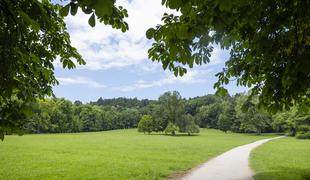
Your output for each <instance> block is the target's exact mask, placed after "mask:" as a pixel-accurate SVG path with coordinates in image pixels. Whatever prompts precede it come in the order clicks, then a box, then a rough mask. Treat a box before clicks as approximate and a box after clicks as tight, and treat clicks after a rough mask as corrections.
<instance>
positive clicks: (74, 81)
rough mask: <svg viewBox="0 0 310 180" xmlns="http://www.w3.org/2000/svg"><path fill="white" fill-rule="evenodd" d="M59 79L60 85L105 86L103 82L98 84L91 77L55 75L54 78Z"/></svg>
mask: <svg viewBox="0 0 310 180" xmlns="http://www.w3.org/2000/svg"><path fill="white" fill-rule="evenodd" d="M56 79H57V80H58V81H59V84H60V85H83V86H86V87H87V86H89V87H93V88H105V87H106V86H105V85H103V84H100V83H98V82H96V81H94V80H92V79H89V78H85V77H80V76H77V77H57V78H56Z"/></svg>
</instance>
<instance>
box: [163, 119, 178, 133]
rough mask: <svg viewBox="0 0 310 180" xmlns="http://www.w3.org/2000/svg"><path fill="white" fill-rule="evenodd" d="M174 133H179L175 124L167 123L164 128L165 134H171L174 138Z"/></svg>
mask: <svg viewBox="0 0 310 180" xmlns="http://www.w3.org/2000/svg"><path fill="white" fill-rule="evenodd" d="M176 131H179V127H178V126H176V125H175V124H173V123H171V122H169V123H168V125H167V127H166V129H165V133H166V134H170V133H171V135H173V136H174V135H175V132H176Z"/></svg>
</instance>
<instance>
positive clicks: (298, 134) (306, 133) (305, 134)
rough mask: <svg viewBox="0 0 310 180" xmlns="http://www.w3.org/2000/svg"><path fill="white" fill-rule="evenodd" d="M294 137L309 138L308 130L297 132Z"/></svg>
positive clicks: (309, 132)
mask: <svg viewBox="0 0 310 180" xmlns="http://www.w3.org/2000/svg"><path fill="white" fill-rule="evenodd" d="M296 138H297V139H310V131H308V132H302V133H301V132H298V133H297V134H296Z"/></svg>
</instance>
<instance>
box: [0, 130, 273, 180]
mask: <svg viewBox="0 0 310 180" xmlns="http://www.w3.org/2000/svg"><path fill="white" fill-rule="evenodd" d="M266 137H267V136H254V135H242V134H231V133H227V134H225V133H223V132H220V131H217V130H210V129H202V130H201V133H200V135H198V136H177V137H172V136H165V135H159V134H151V135H145V134H142V133H138V132H137V130H136V129H130V130H114V131H106V132H94V133H77V134H42V135H24V136H6V138H5V140H4V142H0V179H6V180H10V179H40V180H41V179H108V180H113V179H115V180H120V179H134V180H137V179H165V178H167V177H169V175H172V174H174V173H177V172H181V171H184V170H187V169H189V168H192V167H194V166H196V165H198V164H200V163H202V162H204V161H206V160H208V159H209V158H211V157H213V156H216V155H218V154H220V153H222V152H224V151H227V150H229V149H231V148H233V147H235V146H238V145H242V144H246V143H250V142H253V141H255V140H258V139H262V138H266Z"/></svg>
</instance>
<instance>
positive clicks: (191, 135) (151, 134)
mask: <svg viewBox="0 0 310 180" xmlns="http://www.w3.org/2000/svg"><path fill="white" fill-rule="evenodd" d="M145 135H148V136H158V135H159V136H170V137H184V136H185V137H194V136H199V134H190V135H188V134H185V133H184V134H175V135H172V134H165V133H150V134H148V133H145Z"/></svg>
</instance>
